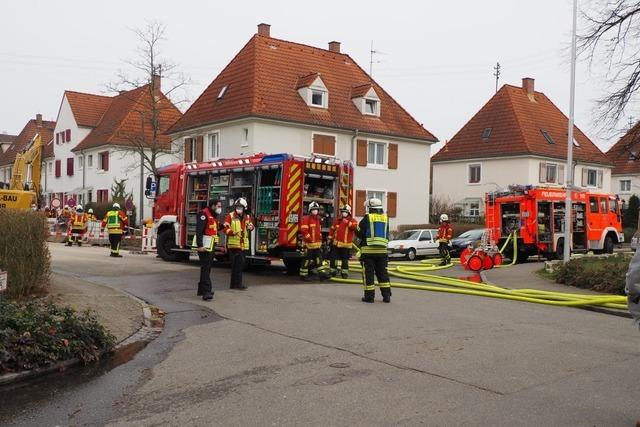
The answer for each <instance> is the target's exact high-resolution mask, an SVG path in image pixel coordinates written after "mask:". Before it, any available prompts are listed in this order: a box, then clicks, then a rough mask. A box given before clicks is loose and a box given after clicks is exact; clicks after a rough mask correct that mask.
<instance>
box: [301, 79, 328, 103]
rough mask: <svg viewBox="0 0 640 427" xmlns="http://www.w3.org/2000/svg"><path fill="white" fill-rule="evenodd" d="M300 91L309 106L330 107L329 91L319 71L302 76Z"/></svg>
mask: <svg viewBox="0 0 640 427" xmlns="http://www.w3.org/2000/svg"><path fill="white" fill-rule="evenodd" d="M298 93H299V94H300V96H301V97H302V99H303V100H304V102H305V103H306V104H307V105H308V106H309V107H314V108H328V107H329V91H328V90H327V87H326V86H325V84H324V82H323V81H322V79H321V78H320V74H318V73H313V74H309V75H306V76H303V77H300V78H299V79H298Z"/></svg>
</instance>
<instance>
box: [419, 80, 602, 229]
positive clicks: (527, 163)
mask: <svg viewBox="0 0 640 427" xmlns="http://www.w3.org/2000/svg"><path fill="white" fill-rule="evenodd" d="M568 124H569V121H568V118H567V117H566V116H565V115H564V114H563V113H562V111H560V109H559V108H558V107H557V106H556V105H555V104H554V103H553V102H552V101H551V100H550V99H549V98H548V97H547V96H546V95H545V94H544V93H542V92H539V91H536V90H535V87H534V79H532V78H524V79H522V86H520V87H518V86H512V85H508V84H507V85H504V86H502V88H501V89H500V90H499V91H498V92H497V93H496V94H495V95H494V96H492V97H491V99H489V101H488V102H487V103H486V104H485V105H484V106H483V107H482V108H481V109H480V111H478V112H477V113H476V114H475V115H474V116H473V117H472V118H471V119H470V120H469V121H468V122H467V123H466V124H465V125H464V126H463V127H462V129H460V130H459V131H458V133H456V134H455V136H454V137H453V138H451V140H449V141H448V142H447V143H446V144H445V145H444V146H443V147H442V148H441V149H440V151H439V152H438V153H437V154H435V155H434V156H433V157H432V158H431V164H432V168H433V190H432V197H436V198H439V199H441V200H443V201H445V200H446V201H448V202H450V203H454V204H456V205H457V206H459V207H461V208H463V214H464V216H467V217H479V216H482V215H483V212H484V207H483V199H484V195H485V194H486V193H487V192H489V191H494V190H496V189H501V188H506V187H508V186H509V185H512V184H514V185H535V186H551V187H555V186H560V187H561V186H563V185H565V182H566V169H567V168H566V162H567V160H566V159H567V129H568ZM573 134H574V140H573V158H574V165H573V167H574V184H575V185H576V186H578V187H582V188H593V189H599V190H602V191H605V192H608V191H610V184H611V166H612V165H611V161H610V160H609V159H607V157H606V156H605V154H604V153H603V152H602V151H600V149H599V148H598V147H597V146H596V145H595V144H594V143H593V142H592V141H591V140H590V139H589V138H588V137H587V136H586V135H585V134H584V133H583V132H582V131H581V130H580V129H579V128H578V127H577V126H574V131H573Z"/></svg>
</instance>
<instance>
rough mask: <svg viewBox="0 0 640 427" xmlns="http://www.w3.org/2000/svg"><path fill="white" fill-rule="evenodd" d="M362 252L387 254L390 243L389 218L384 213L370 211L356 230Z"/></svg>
mask: <svg viewBox="0 0 640 427" xmlns="http://www.w3.org/2000/svg"><path fill="white" fill-rule="evenodd" d="M356 234H357V236H358V237H359V238H360V240H361V243H360V252H361V253H362V254H375V255H382V254H384V255H386V254H387V246H388V244H389V218H388V217H387V215H386V214H383V213H368V214H366V215H365V216H364V218H362V220H361V221H360V224H358V228H357V230H356Z"/></svg>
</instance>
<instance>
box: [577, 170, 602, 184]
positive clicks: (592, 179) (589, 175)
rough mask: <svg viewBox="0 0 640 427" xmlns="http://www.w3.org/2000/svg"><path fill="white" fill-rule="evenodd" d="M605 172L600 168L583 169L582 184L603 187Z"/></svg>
mask: <svg viewBox="0 0 640 427" xmlns="http://www.w3.org/2000/svg"><path fill="white" fill-rule="evenodd" d="M603 180H604V172H603V171H602V170H599V169H587V168H584V169H582V186H583V187H598V188H602V186H603Z"/></svg>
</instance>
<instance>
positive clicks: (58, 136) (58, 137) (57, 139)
mask: <svg viewBox="0 0 640 427" xmlns="http://www.w3.org/2000/svg"><path fill="white" fill-rule="evenodd" d="M56 144H57V145H60V132H58V133H56Z"/></svg>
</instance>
